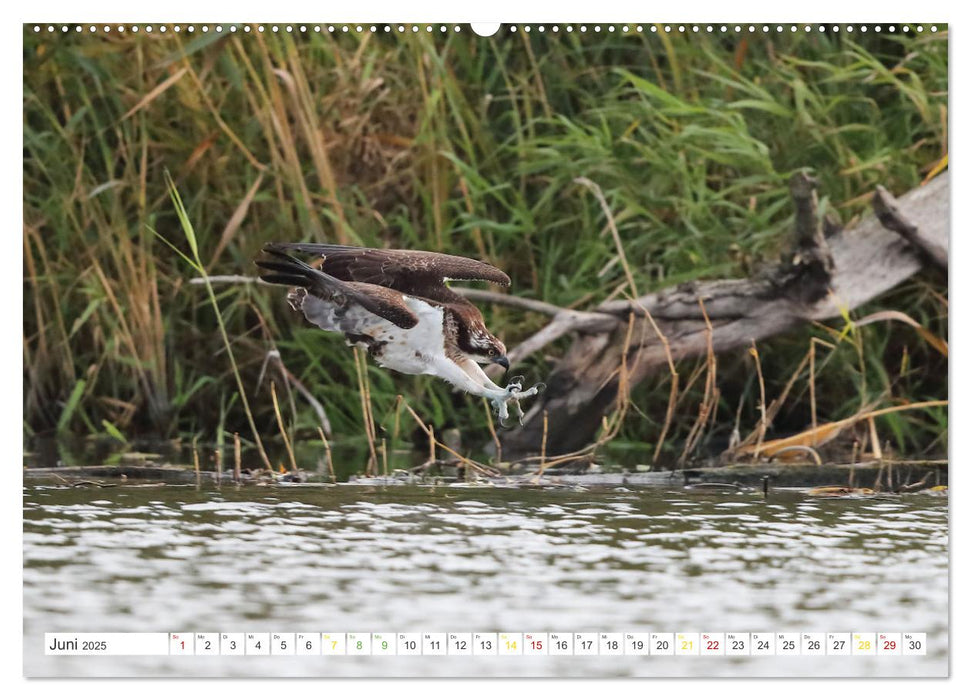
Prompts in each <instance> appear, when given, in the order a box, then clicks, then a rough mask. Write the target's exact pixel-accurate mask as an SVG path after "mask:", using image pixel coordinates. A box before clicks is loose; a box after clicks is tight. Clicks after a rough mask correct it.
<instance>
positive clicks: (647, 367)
mask: <svg viewBox="0 0 971 700" xmlns="http://www.w3.org/2000/svg"><path fill="white" fill-rule="evenodd" d="M790 185H791V188H792V192H793V199H794V202H795V208H796V224H795V231H794V243H793V247H792V249H791V252H790V253H788V254H786V255H784V256H783V259H782V260H781V262H780V263H779V264H778V265H777V266H776V267H774V268H772V269H769V270H767V271H765V272H763V273H762V274H759V275H756V276H755V277H753V278H751V279H732V280H713V281H699V282H692V283H687V284H681V285H678V286H676V287H673V288H669V289H664V290H661V291H658V292H653V293H650V294H646V295H643V296H641V297H639V298H637V299H634V300H615V301H610V302H607V303H604V304H601V305H600V306H598V307H597V308H596V310H595V311H596V312H597V314H598V318H599V317H601V316H603V315H608V316H613V317H614V318H615V319H616V322H615V323H614V325H613V327H608V326H609V324H608V323H607V322H606V321H605V320H602V321H601V320H598V324H599V323H602V324H603V328H604V329H603V330H580V331H579V332H578V337H577V338H576V339H575V341H574V343H573V345H572V347H571V348H570V349H569V350H568V351H567V352H566V354H565V355H564V356H563V358H562V359H561V360H560V361H559V362H558V363H557V366H556V368H555V369H554V371H553V372H552V374H551V375H550V377H549V379H548V381H547V386H548V388H547V391H546V392H545V393H544V395H543V396H542V397H541V398H540V400H538V401H536V402H535V404H534V406H533V407H532V409H531V410H530V412H529V414H528V415H527V417H526V424H525V425H524V426H523V427H521V428H517V429H516V430H514V431H511V432H509V433H506V434H505V435H504V436H503V452H504V454H506V455H509V456H511V457H513V458H515V456H521V455H525V454H536V453H537V452H538V451H539V448H540V443H541V441H542V432H543V426H542V422H543V421H542V416H543V415H544V413H545V414H546V415H547V416H548V420H547V423H548V425H547V437H546V445H547V454H548V455H555V454H563V453H567V452H572V451H575V450H577V449H579V448H581V447H583V445H585V444H588V443H589V442H590V441H591V440H592V438H593V436H594V435H595V434H596V431H597V430H598V429H599V427H600V424H601V420H602V418H603V416H604V415H605V414H606V413H608V412H609V411H611V410H612V409H613V407H614V404H615V400H616V397H617V382H616V381H615V380H611V379H610V377H612V376H613V375H614V374H615V373H616V369H617V367H619V366H620V365H621V362H622V361H626V362H627V363H628V364H629V366H631V367H633V368H634V369H633V370H632V371H631V373H630V376H629V377H628V382H629V384H630V385H634V384H636V383H637V382H639V381H642V380H644V379H645V378H646V377H648V376H650V375H652V374H654V373H657V372H659V371H664V370H665V368H666V367H667V366H668V359H667V348H665V347H664V345H663V344H662V343H661V342H659V341H658V340H657V333H655V332H650V331H649V332H647V333H642V332H640V329H635V330H634V333H633V337H634V338H645V342H643V343H639V344H635V345H634V346H632V347H631V348H629V353H630V355H629V356H628V357H626V358H622V357H621V351H620V348H621V347H622V342H623V338H622V337H621V336H622V335H626V324H625V323H624V319H625V318H626V317H627V316H628V314H634V316H635V317H637V318H638V319H639V322H640V323H647V320H646V315H647V314H650V316H651V317H652V318H653V320H654V322H655V323H656V325H657V328H658V329H659V330H660V332H661V334H663V336H664V337H665V338H667V340H668V344H669V347H670V355H671V356H673V358H674V360H675V361H678V360H683V359H685V358H689V357H697V356H704V355H706V353H707V352H709V345H708V341H707V333H708V331H707V326H706V322H705V319H704V318H703V315H702V312H701V308H700V307H699V304H698V301H699V299H700V300H702V301H703V302H704V308H705V311H706V312H707V316H708V318H709V319H710V323H711V348H712V350H713V351H714V352H715V353H716V354H717V353H724V352H726V351H729V350H734V349H738V348H743V347H748V346H750V345H751V343H752V342H753V341H755V342H758V341H760V340H762V339H764V338H768V337H771V336H774V335H778V334H780V333H783V332H786V331H788V330H791V329H792V328H794V327H796V326H798V325H800V324H803V323H806V322H810V321H814V320H824V319H828V318H834V317H838V316H840V315H841V313H843V311H844V310H845V309H854V308H856V307H858V306H860V305H861V304H864V303H866V302H868V301H870V300H871V299H873V298H875V297H877V296H878V295H880V294H882V293H883V292H885V291H887V290H889V289H891V288H893V287H895V286H896V285H897V284H899V283H900V282H902V281H904V280H905V279H907V278H908V277H910V276H911V275H913V274H915V273H916V272H917V271H918V270H920V269H921V267H922V266H923V264H924V260H923V256H922V254H921V253H920V252H919V251H918V250H915V249H914V247H912V246H911V245H909V244H908V243H907V241H905V240H904V238H902V234H901V235H897V234H895V233H893V232H892V231H890V230H887V228H886V227H885V225H884V224H883V223H881V221H880V220H879V219H877V218H876V217H873V216H871V217H867V218H864V219H863V220H862V221H860V222H859V223H858V224H857V225H856V226H854V227H853V228H852V229H849V230H845V231H832V236H831V237H830V238H826V237H825V236H824V235H823V231H824V227H825V228H827V229H830V230H832V229H833V227H832V226H829V225H827V224H825V223H822V222H820V220H819V215H818V212H817V210H816V195H815V191H814V183H813V181H812V180H811V179H810V178H808V177H806V176H802V175H800V176H796V177H795V178H793V181H792V182H791V183H790ZM949 193H950V189H949V178H948V175H947V173H945V174H943V175H941V176H939V177H937V178H936V179H934V180H932V181H931V182H930V183H928V184H927V185H926V186H923V187H920V188H917V189H915V190H913V191H911V192H909V193H907V194H906V195H904V196H903V197H902V198H901V199H900V200H899V201H897V202H896V211H897V212H898V215H897V217H896V218H897V219H899V220H902V221H906V222H910V226H911V227H912V228H914V229H917V230H919V231H920V233H921V236H922V238H923V240H924V241H926V242H925V243H924V244H923V245H920V246H919V249H920V250H927V249H928V247H930V246H932V245H933V246H936V247H937V249H939V250H940V251H943V260H944V261H945V262H946V260H947V252H946V251H947V241H948V227H949ZM885 218H886V217H885ZM908 230H911V229H908ZM939 258H940V256H936V259H939ZM555 318H556V317H554V323H555ZM550 325H551V326H552V325H554V324H553V323H551V324H550ZM565 327H566V326H565V324H561V325H560V326H559V327H558V328H555V329H554V331H555V332H550V333H548V334H546V335H542V336H541V337H539V338H536V336H534V337H533V338H530V339H529V340H530V341H532V342H531V345H530V347H529V348H528V349H529V350H530V351H531V352H535V351H536V349H538V348H537V347H536V345H538V344H539V343H540V342H542V341H544V340H546V338H547V337H550V336H554V337H561V336H562V335H563V334H564V333H566V332H570V331H569V330H564V329H565ZM547 328H549V327H547ZM545 330H546V329H544V331H545ZM542 333H543V331H541V332H540V334H542ZM540 334H537V335H540ZM513 352H515V350H514V351H513Z"/></svg>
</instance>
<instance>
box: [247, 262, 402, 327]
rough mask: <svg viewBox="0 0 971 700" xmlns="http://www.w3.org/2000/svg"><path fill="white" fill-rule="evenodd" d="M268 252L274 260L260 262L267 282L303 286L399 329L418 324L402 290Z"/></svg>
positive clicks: (317, 294)
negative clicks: (334, 273)
mask: <svg viewBox="0 0 971 700" xmlns="http://www.w3.org/2000/svg"><path fill="white" fill-rule="evenodd" d="M264 250H265V251H266V252H268V253H270V254H271V255H273V259H272V260H257V261H256V264H257V265H258V266H259V267H261V268H262V269H264V270H268V271H269V272H268V273H264V274H262V275H260V279H262V280H263V281H264V282H269V283H271V284H283V285H286V286H288V287H303V288H304V289H306V290H307V291H308V292H309V293H310V294H313V295H315V296H317V297H320V298H321V299H325V300H327V301H330V302H334V303H336V304H337V305H338V306H343V307H346V306H347V304H349V303H350V304H357V305H359V306H362V307H364V308H365V309H367V310H368V311H370V312H371V313H372V314H375V315H376V316H380V317H381V318H383V319H386V320H388V321H390V322H391V323H393V324H395V325H396V326H398V327H399V328H414V327H415V326H416V325H418V317H417V316H416V315H415V314H414V312H412V310H411V309H409V308H408V305H407V304H406V303H405V300H404V298H403V295H402V294H401V292H399V291H396V290H394V289H388V288H387V287H381V286H378V285H375V284H367V283H364V282H345V281H343V280H339V279H337V278H335V277H332V276H331V275H329V274H327V273H326V272H321V271H320V270H317V269H316V268H313V267H310V265H308V264H306V263H305V262H303V261H301V260H297V259H296V258H294V257H291V256H289V255H287V254H286V253H283V252H280V251H279V250H270V249H268V248H264Z"/></svg>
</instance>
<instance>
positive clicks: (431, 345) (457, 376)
mask: <svg viewBox="0 0 971 700" xmlns="http://www.w3.org/2000/svg"><path fill="white" fill-rule="evenodd" d="M403 298H404V301H405V303H406V304H407V306H408V308H409V309H410V310H411V311H412V312H413V313H414V314H415V316H417V317H418V324H417V325H415V326H414V327H413V328H408V329H405V328H400V327H399V326H396V325H395V324H393V323H391V322H390V321H388V320H386V319H384V318H382V317H380V316H377V315H376V314H373V313H371V312H370V311H368V310H367V309H365V308H363V307H361V306H358V305H354V304H351V305H348V306H345V307H339V306H337V305H335V304H334V303H332V302H329V301H327V300H324V299H321V298H319V297H316V296H314V295H312V294H307V293H306V290H304V289H302V288H298V289H295V290H294V291H293V292H291V294H290V295H289V296H288V299H289V301H290V304H291V305H292V306H293V307H294V309H295V310H299V311H302V312H303V314H304V316H305V317H306V318H307V320H308V321H310V322H311V323H313V324H314V325H316V326H317V327H318V328H321V329H323V330H325V331H333V332H337V333H343V334H344V335H345V337H347V339H348V340H347V343H348V345H351V346H358V347H362V348H364V349H367V350H368V352H369V353H370V354H371V356H372V357H373V358H374V360H375V362H377V364H378V365H380V366H381V367H386V368H388V369H392V370H395V371H397V372H401V373H403V374H428V375H432V376H435V377H439V378H441V379H444V380H445V381H447V382H449V383H450V384H452V385H453V386H454V387H456V388H457V389H461V390H462V391H465V392H468V393H470V394H473V395H475V396H483V397H485V398H486V399H488V400H489V401H490V402H491V403H492V404H493V406H494V407H495V409H496V412H497V414H498V417H499V421H500V422H505V421H506V420H507V419H508V418H509V404H512V405H513V406H514V408H515V409H516V412H517V416H518V418H519V419H520V420H522V417H523V411H522V408H521V407H520V405H519V401H520V400H521V399H524V398H528V397H530V396H535V395H536V394H537V393H539V391H541V390H542V387H543V385H541V384H540V385H537V386H533V387H530V388H529V389H526V390H523V387H522V378H521V377H514V378H513V379H512V381H510V383H509V385H508V386H506V387H505V388H503V387H501V386H499V385H498V384H496V383H495V382H493V381H492V379H490V378H489V376H488V375H487V374H486V373H485V372H484V371H483V370H482V368H481V367H480V366H479V365H478V364H477V363H476V362H475V361H474V360H472V359H469V358H453V357H450V356H449V355H448V354H447V353H446V351H445V346H446V343H445V336H444V332H443V328H444V312H443V310H442V308H441V307H439V306H435V305H434V304H429V303H428V302H426V301H424V300H422V299H416V298H414V297H410V296H407V295H404V297H403ZM356 336H360V337H361V338H362V339H363V338H367V341H364V340H360V341H355V340H353V338H355V337H356Z"/></svg>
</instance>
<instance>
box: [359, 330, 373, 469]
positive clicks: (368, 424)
mask: <svg viewBox="0 0 971 700" xmlns="http://www.w3.org/2000/svg"><path fill="white" fill-rule="evenodd" d="M354 369H355V371H356V372H357V387H358V392H359V393H360V396H361V416H362V418H363V420H364V432H365V435H366V436H367V443H368V451H369V452H370V457H369V458H368V463H367V467H366V469H365V472H364V473H365V474H366V475H367V476H372V475H373V471H372V470H377V468H378V454H377V447H376V445H375V442H376V441H377V435H376V434H375V429H374V415H373V414H372V413H371V391H370V385H369V383H368V378H367V360H366V359H364V358H363V357H362V356H361V351H360V350H359V349H358V348H357V347H355V348H354Z"/></svg>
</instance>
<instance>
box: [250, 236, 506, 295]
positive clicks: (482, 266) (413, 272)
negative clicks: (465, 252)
mask: <svg viewBox="0 0 971 700" xmlns="http://www.w3.org/2000/svg"><path fill="white" fill-rule="evenodd" d="M264 250H267V251H269V252H272V251H274V250H278V251H287V250H289V251H298V252H301V253H306V254H308V255H319V256H321V257H323V258H324V261H323V263H322V264H321V266H320V269H321V270H322V271H324V272H326V273H327V274H328V275H331V276H333V277H336V278H337V279H340V280H344V281H347V282H365V283H367V284H376V285H380V286H382V287H388V288H390V289H397V290H398V291H401V292H405V293H410V294H416V295H419V296H427V297H431V298H436V297H437V296H439V295H438V294H437V293H436V290H437V289H438V288H442V289H444V288H445V281H446V280H464V281H476V280H479V281H483V282H494V283H495V284H501V285H503V286H508V285H509V277H508V275H506V273H505V272H503V271H502V270H499V269H498V268H495V267H493V266H492V265H490V264H488V263H484V262H479V261H478V260H472V259H471V258H463V257H459V256H457V255H445V254H444V253H431V252H428V251H422V250H385V249H381V248H356V247H353V246H342V245H334V244H328V243H270V244H267V245H266V246H265V247H264Z"/></svg>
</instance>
